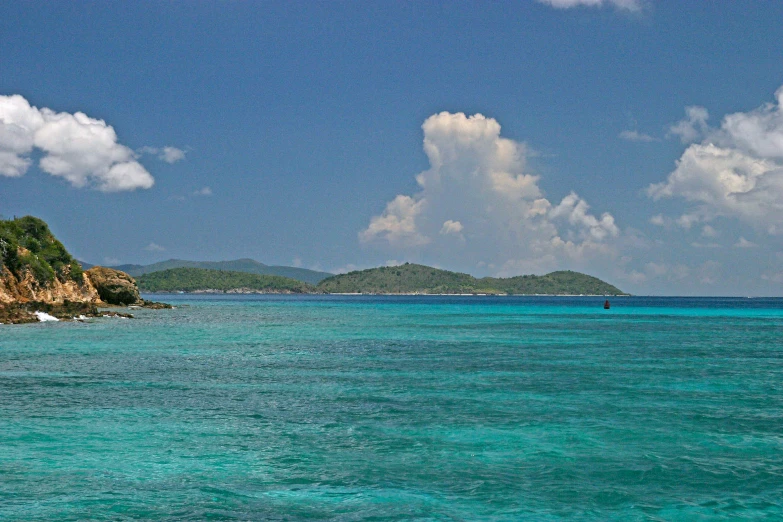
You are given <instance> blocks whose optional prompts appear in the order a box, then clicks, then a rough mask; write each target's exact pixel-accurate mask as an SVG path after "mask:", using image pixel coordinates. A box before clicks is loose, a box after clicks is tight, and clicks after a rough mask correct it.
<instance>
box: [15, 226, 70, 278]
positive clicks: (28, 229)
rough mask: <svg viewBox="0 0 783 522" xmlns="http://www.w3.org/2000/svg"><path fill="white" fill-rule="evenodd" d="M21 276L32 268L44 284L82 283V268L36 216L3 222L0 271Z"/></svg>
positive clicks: (36, 276) (34, 275) (34, 274)
mask: <svg viewBox="0 0 783 522" xmlns="http://www.w3.org/2000/svg"><path fill="white" fill-rule="evenodd" d="M2 267H5V268H7V269H8V270H10V271H11V272H13V273H14V274H16V275H17V276H21V275H22V272H23V271H24V270H26V269H29V270H30V271H31V272H32V274H33V277H35V279H36V280H37V281H38V282H40V283H42V284H46V283H50V282H52V281H54V279H55V278H57V279H58V280H60V281H61V282H65V281H68V280H75V281H78V282H80V283H81V282H82V281H83V278H84V275H83V272H82V267H81V266H80V265H79V263H78V262H77V261H76V260H75V259H74V258H73V257H72V256H71V254H69V253H68V251H67V250H66V249H65V247H64V246H63V244H62V243H60V242H59V241H58V240H57V238H55V237H54V235H53V234H52V232H51V231H50V230H49V226H48V225H47V224H46V222H44V221H43V220H41V219H38V218H36V217H32V216H25V217H21V218H15V219H9V220H0V268H2Z"/></svg>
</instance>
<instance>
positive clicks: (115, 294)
mask: <svg viewBox="0 0 783 522" xmlns="http://www.w3.org/2000/svg"><path fill="white" fill-rule="evenodd" d="M85 275H86V276H87V277H88V278H89V280H90V282H92V285H93V286H94V287H95V290H96V291H97V292H98V295H99V296H100V298H101V301H103V302H105V303H108V304H112V305H131V304H141V303H142V299H141V296H140V295H139V288H138V287H137V286H136V281H135V280H134V279H133V278H132V277H131V276H129V275H128V274H126V273H125V272H120V271H119V270H114V269H113V268H106V267H102V266H95V267H92V268H90V269H89V270H87V271H86V272H85Z"/></svg>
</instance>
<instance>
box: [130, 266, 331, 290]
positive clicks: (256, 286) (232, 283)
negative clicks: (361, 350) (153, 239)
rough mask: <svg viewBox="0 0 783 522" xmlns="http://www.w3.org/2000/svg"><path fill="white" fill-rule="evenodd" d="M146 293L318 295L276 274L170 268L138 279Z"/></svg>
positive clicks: (306, 284) (302, 283)
mask: <svg viewBox="0 0 783 522" xmlns="http://www.w3.org/2000/svg"><path fill="white" fill-rule="evenodd" d="M136 283H137V284H138V285H139V290H140V291H142V292H229V293H265V294H306V293H315V292H317V290H316V288H315V287H314V286H313V285H311V284H309V283H305V282H303V281H298V280H296V279H291V278H290V277H281V276H274V275H260V274H252V273H248V272H237V271H232V270H212V269H207V268H170V269H168V270H161V271H159V272H151V273H147V274H143V275H141V276H139V277H137V278H136Z"/></svg>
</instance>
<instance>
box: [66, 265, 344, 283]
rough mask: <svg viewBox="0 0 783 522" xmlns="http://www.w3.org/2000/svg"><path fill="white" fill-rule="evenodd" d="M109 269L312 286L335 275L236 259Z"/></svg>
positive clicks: (133, 274)
mask: <svg viewBox="0 0 783 522" xmlns="http://www.w3.org/2000/svg"><path fill="white" fill-rule="evenodd" d="M81 264H82V266H83V267H84V268H85V269H87V268H90V267H91V266H92V265H91V264H89V263H85V262H83V261H82V262H81ZM109 268H113V269H115V270H121V271H123V272H125V273H126V274H128V275H130V276H133V277H139V276H142V275H144V274H149V273H152V272H160V271H162V270H169V269H171V268H206V269H209V270H223V271H230V272H247V273H250V274H259V275H273V276H281V277H290V278H291V279H296V280H298V281H304V282H305V283H310V284H311V285H315V284H318V283H319V282H320V281H321V280H323V279H326V278H327V277H329V276H332V275H334V274H330V273H328V272H319V271H317V270H308V269H307V268H299V267H295V266H276V265H265V264H264V263H260V262H258V261H256V260H255V259H247V258H244V259H234V260H232V261H186V260H184V259H168V260H166V261H160V262H158V263H153V264H151V265H116V266H111V267H109Z"/></svg>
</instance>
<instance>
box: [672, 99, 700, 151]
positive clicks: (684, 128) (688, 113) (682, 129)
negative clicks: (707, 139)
mask: <svg viewBox="0 0 783 522" xmlns="http://www.w3.org/2000/svg"><path fill="white" fill-rule="evenodd" d="M709 117H710V113H709V112H707V109H705V108H704V107H699V106H696V105H693V106H691V107H686V108H685V119H682V120H680V121H678V122H677V123H675V124H674V125H672V126H671V127H669V133H668V134H667V137H670V136H679V137H680V141H681V142H683V143H693V142H694V141H698V140H699V139H700V138H701V137H702V136H703V135H705V134H706V133H707V130H708V127H707V119H708V118H709Z"/></svg>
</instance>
